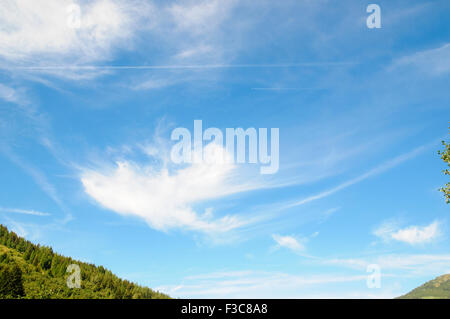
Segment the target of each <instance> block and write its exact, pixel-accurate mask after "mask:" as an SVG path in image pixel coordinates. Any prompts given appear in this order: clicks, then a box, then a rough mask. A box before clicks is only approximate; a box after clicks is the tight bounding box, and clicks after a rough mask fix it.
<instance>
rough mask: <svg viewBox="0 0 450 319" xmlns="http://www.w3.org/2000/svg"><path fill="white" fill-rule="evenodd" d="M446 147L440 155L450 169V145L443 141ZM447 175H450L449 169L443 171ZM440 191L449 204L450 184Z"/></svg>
mask: <svg viewBox="0 0 450 319" xmlns="http://www.w3.org/2000/svg"><path fill="white" fill-rule="evenodd" d="M442 144H443V145H444V149H443V150H442V151H438V154H439V155H441V158H442V160H443V161H444V162H445V163H447V166H448V167H450V143H446V142H445V141H442ZM443 172H444V174H445V175H450V171H449V169H448V168H447V169H445V170H443ZM440 191H441V192H443V193H444V196H445V199H446V201H447V204H448V203H450V183H447V184H445V185H444V186H443V187H441V188H440Z"/></svg>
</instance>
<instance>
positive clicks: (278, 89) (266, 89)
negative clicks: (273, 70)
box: [252, 87, 325, 91]
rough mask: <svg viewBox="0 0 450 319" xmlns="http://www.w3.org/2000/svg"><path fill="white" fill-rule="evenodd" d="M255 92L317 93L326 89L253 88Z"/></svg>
mask: <svg viewBox="0 0 450 319" xmlns="http://www.w3.org/2000/svg"><path fill="white" fill-rule="evenodd" d="M252 90H254V91H316V90H325V89H324V88H288V87H286V88H283V87H273V88H271V87H267V88H252Z"/></svg>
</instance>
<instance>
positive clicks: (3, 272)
mask: <svg viewBox="0 0 450 319" xmlns="http://www.w3.org/2000/svg"><path fill="white" fill-rule="evenodd" d="M22 296H25V290H24V288H23V279H22V270H21V269H20V267H19V266H17V264H15V263H11V264H10V265H0V298H18V297H22Z"/></svg>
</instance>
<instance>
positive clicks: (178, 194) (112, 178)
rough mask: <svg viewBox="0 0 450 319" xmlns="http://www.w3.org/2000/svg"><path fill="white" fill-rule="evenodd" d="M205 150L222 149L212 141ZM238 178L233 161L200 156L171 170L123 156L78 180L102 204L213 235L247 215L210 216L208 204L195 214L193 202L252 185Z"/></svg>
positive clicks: (159, 225)
mask: <svg viewBox="0 0 450 319" xmlns="http://www.w3.org/2000/svg"><path fill="white" fill-rule="evenodd" d="M204 151H205V154H213V153H216V152H218V151H221V152H222V151H224V149H223V147H222V146H219V145H217V144H214V143H210V144H208V145H207V146H205V148H204ZM237 178H238V171H237V166H236V165H235V164H233V163H218V162H213V163H208V161H203V162H202V163H199V164H192V165H189V166H186V167H183V168H178V169H174V170H173V171H169V169H168V168H166V167H163V168H161V169H157V168H155V166H151V165H150V166H145V165H138V164H134V163H132V162H129V161H122V162H119V163H117V167H115V168H114V169H113V170H112V171H109V172H105V171H104V170H100V171H95V170H85V171H84V172H83V173H82V176H81V182H82V184H83V186H84V190H85V192H86V193H87V194H88V195H89V196H91V197H92V198H93V199H95V200H96V201H97V202H98V203H99V204H100V205H102V206H103V207H105V208H107V209H110V210H112V211H115V212H117V213H119V214H122V215H130V216H138V217H140V218H143V219H144V220H145V221H146V222H147V223H148V224H149V225H150V226H151V227H152V228H154V229H157V230H162V231H166V230H169V229H172V228H178V229H187V230H194V231H200V232H204V233H208V234H211V235H214V234H220V233H224V232H227V231H231V230H233V229H236V228H239V227H242V226H244V225H247V224H248V223H249V222H250V221H249V220H248V219H247V220H243V219H242V218H240V217H238V216H231V215H225V216H223V217H220V218H215V219H214V218H213V216H212V212H211V209H206V210H205V211H204V212H203V213H202V214H199V213H197V212H196V211H195V210H194V206H195V205H196V204H199V203H201V202H203V201H206V200H212V199H216V198H220V197H224V196H227V195H230V194H233V193H238V192H242V191H247V190H250V189H252V187H254V186H252V185H249V184H248V183H245V182H244V183H241V182H238V180H237Z"/></svg>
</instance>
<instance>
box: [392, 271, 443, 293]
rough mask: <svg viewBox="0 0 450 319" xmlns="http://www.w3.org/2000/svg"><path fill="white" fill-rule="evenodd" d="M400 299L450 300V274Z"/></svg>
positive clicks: (429, 282)
mask: <svg viewBox="0 0 450 319" xmlns="http://www.w3.org/2000/svg"><path fill="white" fill-rule="evenodd" d="M398 298H399V299H450V274H447V275H442V276H439V277H437V278H435V279H433V280H430V281H428V282H426V283H424V284H423V285H421V286H419V287H417V288H415V289H413V290H411V291H410V292H409V293H407V294H406V295H403V296H400V297H398Z"/></svg>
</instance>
